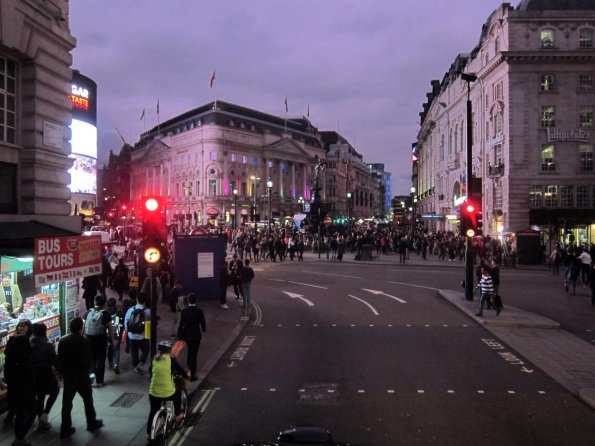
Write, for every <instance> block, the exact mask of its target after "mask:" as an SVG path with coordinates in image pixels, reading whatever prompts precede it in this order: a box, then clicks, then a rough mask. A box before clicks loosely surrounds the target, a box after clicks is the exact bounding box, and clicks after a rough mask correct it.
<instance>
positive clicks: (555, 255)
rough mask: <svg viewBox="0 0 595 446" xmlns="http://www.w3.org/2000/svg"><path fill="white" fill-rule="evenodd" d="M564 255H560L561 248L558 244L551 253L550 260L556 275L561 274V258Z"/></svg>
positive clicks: (553, 272)
mask: <svg viewBox="0 0 595 446" xmlns="http://www.w3.org/2000/svg"><path fill="white" fill-rule="evenodd" d="M561 259H562V256H561V255H560V249H559V248H558V247H557V246H556V247H555V248H554V250H553V251H552V253H551V254H550V262H551V264H552V274H553V275H554V276H559V275H560V260H561Z"/></svg>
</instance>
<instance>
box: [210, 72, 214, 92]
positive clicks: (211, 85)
mask: <svg viewBox="0 0 595 446" xmlns="http://www.w3.org/2000/svg"><path fill="white" fill-rule="evenodd" d="M214 83H215V70H213V75H212V76H211V82H210V88H213V84H214Z"/></svg>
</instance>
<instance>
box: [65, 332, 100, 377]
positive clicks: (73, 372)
mask: <svg viewBox="0 0 595 446" xmlns="http://www.w3.org/2000/svg"><path fill="white" fill-rule="evenodd" d="M58 360H59V361H60V366H61V367H62V375H63V376H64V379H65V380H69V379H71V380H73V381H74V380H83V379H86V380H88V379H89V372H90V371H91V370H92V369H93V353H92V351H91V344H90V343H89V341H87V339H86V338H84V337H83V336H82V335H81V334H79V333H69V334H67V335H66V336H64V337H63V338H62V339H60V342H59V343H58Z"/></svg>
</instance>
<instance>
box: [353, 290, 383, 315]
mask: <svg viewBox="0 0 595 446" xmlns="http://www.w3.org/2000/svg"><path fill="white" fill-rule="evenodd" d="M349 297H353V298H354V299H355V300H359V301H360V302H361V303H363V304H364V305H367V306H368V308H369V309H370V310H372V313H374V316H379V313H378V311H376V309H375V308H374V307H373V306H372V305H370V304H369V303H368V302H366V301H365V300H363V299H360V298H359V297H355V296H353V295H351V294H350V295H349Z"/></svg>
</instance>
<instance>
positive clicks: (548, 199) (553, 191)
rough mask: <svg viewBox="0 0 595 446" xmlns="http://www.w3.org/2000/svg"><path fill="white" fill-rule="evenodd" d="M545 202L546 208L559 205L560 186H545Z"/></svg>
mask: <svg viewBox="0 0 595 446" xmlns="http://www.w3.org/2000/svg"><path fill="white" fill-rule="evenodd" d="M543 195H544V198H545V200H544V202H545V207H546V208H553V207H558V186H555V185H553V184H551V185H549V186H545V193H544V194H543Z"/></svg>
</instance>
